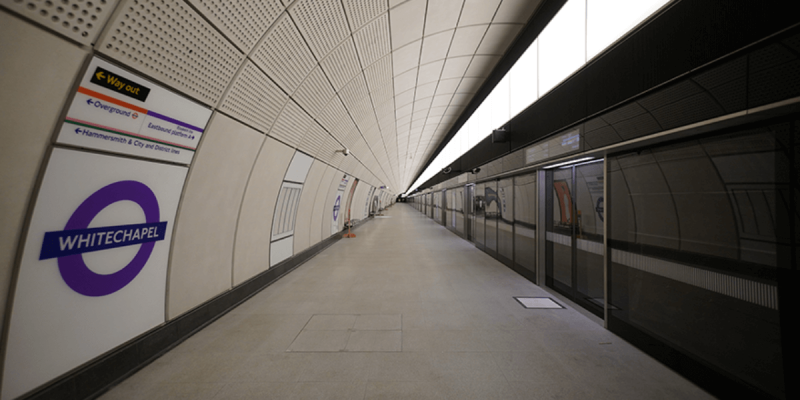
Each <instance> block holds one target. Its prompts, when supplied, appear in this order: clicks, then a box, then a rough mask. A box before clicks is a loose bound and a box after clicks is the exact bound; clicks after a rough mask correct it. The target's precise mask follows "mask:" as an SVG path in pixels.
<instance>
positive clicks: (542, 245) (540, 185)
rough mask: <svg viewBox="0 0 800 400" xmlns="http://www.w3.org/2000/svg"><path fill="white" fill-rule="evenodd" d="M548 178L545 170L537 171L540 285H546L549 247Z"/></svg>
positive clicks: (537, 257) (538, 275)
mask: <svg viewBox="0 0 800 400" xmlns="http://www.w3.org/2000/svg"><path fill="white" fill-rule="evenodd" d="M546 190H547V179H546V175H545V171H544V170H543V169H540V170H539V171H537V172H536V192H537V193H536V210H537V212H536V244H537V247H538V248H537V249H536V261H537V262H536V284H537V285H539V286H545V285H546V283H545V265H546V262H547V261H546V259H545V251H546V247H547V243H546V241H545V235H546V229H545V226H546V224H547V222H546V220H545V218H546V216H547V215H546V214H547V210H546V209H545V205H546V204H547V202H546V201H545V200H544V196H545V195H546V194H547V192H546Z"/></svg>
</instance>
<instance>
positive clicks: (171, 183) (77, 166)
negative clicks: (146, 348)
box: [2, 148, 188, 399]
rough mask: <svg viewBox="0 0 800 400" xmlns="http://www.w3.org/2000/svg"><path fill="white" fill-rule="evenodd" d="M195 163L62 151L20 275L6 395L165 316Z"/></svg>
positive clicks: (51, 167) (52, 166) (43, 193)
mask: <svg viewBox="0 0 800 400" xmlns="http://www.w3.org/2000/svg"><path fill="white" fill-rule="evenodd" d="M187 171H188V169H187V168H186V167H181V166H175V165H167V164H161V163H154V162H148V161H141V160H133V159H127V158H121V157H114V156H107V155H98V154H94V153H87V152H82V151H76V150H67V149H58V148H57V149H55V150H53V153H52V156H51V158H50V161H49V164H48V166H47V170H46V172H45V175H44V179H43V181H42V185H41V189H40V191H39V195H38V198H37V200H36V205H35V209H34V212H33V216H32V219H31V222H30V227H29V230H28V234H27V238H26V241H25V247H24V250H23V255H22V261H21V265H20V270H19V276H18V278H17V283H16V290H15V295H14V300H13V301H14V303H13V309H12V311H11V320H10V324H9V327H8V329H9V331H8V343H7V348H6V360H5V368H4V376H3V392H2V398H3V399H13V398H16V397H18V396H20V395H22V394H24V393H26V392H28V391H30V390H31V389H34V388H36V387H38V386H40V385H42V384H45V383H46V382H48V381H50V380H51V379H53V378H56V377H58V376H60V375H62V374H64V373H66V372H68V371H70V370H72V369H73V368H75V367H78V366H80V365H82V364H83V363H85V362H87V361H89V360H91V359H93V358H95V357H97V356H99V355H101V354H103V353H105V352H107V351H109V350H111V349H113V348H115V347H117V346H119V345H121V344H123V343H125V342H127V341H128V340H130V339H132V338H134V337H136V336H138V335H140V334H142V333H144V332H146V331H147V330H149V329H152V328H153V327H155V326H157V325H159V324H161V323H163V322H164V304H165V293H166V278H167V261H168V256H169V247H170V241H171V239H172V230H173V223H174V220H175V212H176V209H177V207H178V202H179V199H180V194H181V190H182V188H183V183H184V180H185V178H186V173H187Z"/></svg>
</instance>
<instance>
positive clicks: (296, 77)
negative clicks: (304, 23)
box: [253, 14, 316, 93]
mask: <svg viewBox="0 0 800 400" xmlns="http://www.w3.org/2000/svg"><path fill="white" fill-rule="evenodd" d="M253 59H254V60H255V62H256V63H257V64H258V65H259V66H260V67H261V68H263V69H264V72H266V73H267V74H268V75H269V76H270V77H272V79H274V80H275V82H276V83H277V84H278V85H280V86H281V87H282V88H283V90H285V91H286V92H287V93H292V92H294V90H295V89H296V88H297V87H298V86H299V85H300V83H301V82H302V81H303V79H305V77H306V75H308V73H309V72H311V70H312V69H313V68H314V66H315V65H316V60H315V59H314V56H313V55H312V54H311V51H310V50H309V49H308V46H306V44H305V41H304V40H303V37H302V36H300V32H299V31H298V30H297V27H295V25H294V23H292V19H291V18H290V17H289V14H283V15H281V16H280V17H279V18H278V21H277V22H276V23H275V26H273V27H272V28H271V29H270V30H269V31H268V32H267V35H266V36H265V37H264V41H263V42H261V44H260V45H259V47H258V48H257V49H256V50H255V51H254V52H253Z"/></svg>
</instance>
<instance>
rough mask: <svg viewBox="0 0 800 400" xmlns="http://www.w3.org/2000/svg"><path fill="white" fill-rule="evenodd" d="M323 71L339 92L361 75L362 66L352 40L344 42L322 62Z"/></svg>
mask: <svg viewBox="0 0 800 400" xmlns="http://www.w3.org/2000/svg"><path fill="white" fill-rule="evenodd" d="M320 65H321V66H322V69H323V70H324V71H325V74H326V75H327V76H328V79H330V81H331V83H332V84H333V88H334V89H335V90H336V91H337V92H338V91H339V90H340V89H341V88H342V87H344V86H345V85H347V83H348V82H350V80H351V79H353V77H354V76H356V75H358V74H359V73H361V65H360V64H359V62H358V56H357V55H356V48H355V46H354V45H353V41H352V40H346V41H344V42H342V44H341V45H339V47H337V48H335V49H334V50H333V51H331V53H330V54H329V55H328V57H326V58H325V59H324V60H322V62H320Z"/></svg>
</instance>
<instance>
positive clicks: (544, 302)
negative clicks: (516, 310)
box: [514, 297, 566, 308]
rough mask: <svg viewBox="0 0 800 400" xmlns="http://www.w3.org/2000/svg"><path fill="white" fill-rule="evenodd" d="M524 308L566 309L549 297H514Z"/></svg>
mask: <svg viewBox="0 0 800 400" xmlns="http://www.w3.org/2000/svg"><path fill="white" fill-rule="evenodd" d="M514 298H515V299H517V301H518V302H519V304H522V306H523V307H525V308H566V307H564V306H562V305H561V304H558V303H556V302H555V300H553V299H552V298H550V297H514Z"/></svg>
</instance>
